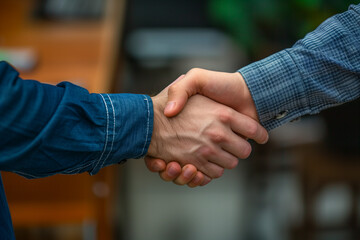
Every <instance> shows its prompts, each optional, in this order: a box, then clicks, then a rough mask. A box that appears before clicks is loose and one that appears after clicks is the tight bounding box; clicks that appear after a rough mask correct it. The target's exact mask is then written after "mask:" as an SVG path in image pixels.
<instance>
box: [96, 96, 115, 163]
mask: <svg viewBox="0 0 360 240" xmlns="http://www.w3.org/2000/svg"><path fill="white" fill-rule="evenodd" d="M106 95H107V96H108V98H109V100H110V103H111V108H112V110H113V121H114V129H113V138H112V141H111V147H110V151H109V152H108V154H107V156H106V158H105V159H104V161H103V162H102V164H101V167H100V168H103V166H104V164H105V161H106V160H107V159H108V157H109V156H110V153H111V151H112V149H113V146H114V141H115V133H116V132H115V126H116V118H115V108H114V105H113V102H112V100H111V98H110V96H109V94H106Z"/></svg>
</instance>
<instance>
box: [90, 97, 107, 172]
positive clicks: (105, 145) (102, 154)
mask: <svg viewBox="0 0 360 240" xmlns="http://www.w3.org/2000/svg"><path fill="white" fill-rule="evenodd" d="M99 95H100V96H101V98H102V100H103V102H104V105H105V109H106V138H105V144H104V150H103V151H102V153H101V155H100V158H99V160H98V161H97V163H96V165H95V167H94V168H93V171H94V170H95V171H96V169H97V166H98V165H99V163H100V162H101V159H102V158H103V156H104V153H105V151H106V148H107V145H108V140H109V139H108V138H109V109H108V107H107V104H106V101H105V98H104V96H103V95H102V94H99Z"/></svg>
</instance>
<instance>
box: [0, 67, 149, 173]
mask: <svg viewBox="0 0 360 240" xmlns="http://www.w3.org/2000/svg"><path fill="white" fill-rule="evenodd" d="M0 116H1V120H0V136H1V137H0V170H1V171H11V172H15V173H18V174H20V175H22V176H24V177H27V178H37V177H45V176H49V175H53V174H57V173H62V174H75V173H80V172H85V171H87V172H89V173H90V174H95V173H97V172H98V171H99V170H100V169H101V168H102V167H104V166H108V165H111V164H114V163H119V162H121V161H123V160H125V159H127V158H138V157H141V156H143V155H144V154H145V153H146V152H147V148H148V146H149V144H150V140H151V135H152V126H153V108H152V101H151V98H150V97H148V96H146V95H137V94H89V93H88V91H87V90H85V89H83V88H81V87H78V86H76V85H73V84H71V83H68V82H63V83H60V84H59V85H57V86H52V85H47V84H42V83H39V82H37V81H33V80H22V79H21V78H19V76H18V73H17V71H16V70H14V69H13V68H12V67H11V66H10V65H9V64H7V63H5V62H0Z"/></svg>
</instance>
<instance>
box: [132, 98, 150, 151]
mask: <svg viewBox="0 0 360 240" xmlns="http://www.w3.org/2000/svg"><path fill="white" fill-rule="evenodd" d="M143 96H144V101H146V106H147V120H146V138H145V142H144V146H143V148H142V150H141V153H140V154H139V155H138V156H136V157H135V158H139V157H141V156H142V155H144V151H145V147H146V144H147V142H148V138H149V127H150V106H149V99H147V97H146V96H145V95H143Z"/></svg>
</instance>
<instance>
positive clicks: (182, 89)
mask: <svg viewBox="0 0 360 240" xmlns="http://www.w3.org/2000/svg"><path fill="white" fill-rule="evenodd" d="M195 93H196V86H194V83H193V81H189V80H188V79H187V77H186V76H183V75H182V76H180V77H179V78H178V79H177V80H176V81H175V82H174V83H173V84H171V85H170V86H169V89H168V100H167V104H166V106H165V109H164V114H165V116H167V117H173V116H176V115H177V114H178V113H180V111H181V110H182V109H183V108H184V106H185V104H186V102H187V100H188V98H189V97H191V96H192V95H194V94H195Z"/></svg>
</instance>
